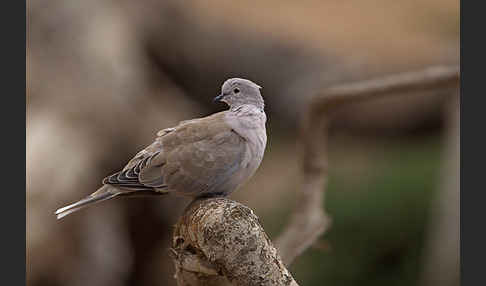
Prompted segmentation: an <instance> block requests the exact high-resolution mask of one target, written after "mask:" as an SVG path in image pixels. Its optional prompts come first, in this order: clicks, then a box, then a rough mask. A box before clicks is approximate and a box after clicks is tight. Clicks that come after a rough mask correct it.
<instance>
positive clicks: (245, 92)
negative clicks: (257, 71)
mask: <svg viewBox="0 0 486 286" xmlns="http://www.w3.org/2000/svg"><path fill="white" fill-rule="evenodd" d="M260 89H261V87H260V86H259V85H257V84H255V83H254V82H252V81H250V80H247V79H243V78H230V79H228V80H226V81H225V82H224V83H223V86H222V87H221V94H220V95H218V96H216V97H215V98H214V101H215V102H218V101H222V102H224V103H226V104H228V105H229V107H230V108H236V107H238V106H241V105H246V104H249V105H254V106H256V107H258V108H260V109H262V110H263V107H264V103H263V97H262V95H261V93H260Z"/></svg>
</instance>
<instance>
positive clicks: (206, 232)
mask: <svg viewBox="0 0 486 286" xmlns="http://www.w3.org/2000/svg"><path fill="white" fill-rule="evenodd" d="M171 251H172V256H173V258H174V262H175V266H176V279H177V282H178V285H228V284H229V285H293V286H296V285H298V284H297V282H296V281H295V280H294V278H293V277H292V275H291V274H290V272H289V271H288V270H287V269H286V268H285V266H284V264H283V262H282V261H281V259H280V256H279V255H278V253H277V250H276V249H275V247H274V246H273V245H272V242H271V241H270V239H269V238H268V236H267V234H266V233H265V231H264V230H263V227H262V226H261V225H260V223H259V221H258V217H257V216H256V215H255V214H254V213H253V211H252V210H251V209H249V208H248V207H246V206H244V205H242V204H240V203H237V202H235V201H232V200H229V199H226V198H206V199H198V200H195V201H193V202H192V203H191V204H190V205H189V206H188V207H187V208H186V210H185V212H184V215H183V216H182V217H181V218H180V219H179V221H178V222H177V224H176V227H175V231H174V241H173V248H172V250H171Z"/></svg>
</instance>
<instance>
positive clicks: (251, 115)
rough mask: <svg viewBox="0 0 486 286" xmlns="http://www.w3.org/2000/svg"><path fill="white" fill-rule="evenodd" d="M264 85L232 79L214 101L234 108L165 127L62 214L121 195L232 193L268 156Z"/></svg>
mask: <svg viewBox="0 0 486 286" xmlns="http://www.w3.org/2000/svg"><path fill="white" fill-rule="evenodd" d="M260 89H261V87H260V86H259V85H257V84H255V83H253V82H252V81H250V80H247V79H242V78H230V79H228V80H226V81H225V82H224V83H223V85H222V87H221V93H220V94H219V95H218V96H216V97H215V98H214V101H215V102H224V103H226V104H227V105H228V106H229V109H227V110H225V111H222V112H218V113H214V114H212V115H209V116H206V117H202V118H196V119H192V120H186V121H181V122H180V123H179V124H178V125H176V126H175V127H171V128H166V129H163V130H161V131H159V132H158V133H157V137H156V139H155V141H154V142H153V143H152V144H150V145H149V146H148V147H146V148H145V149H143V150H142V151H140V152H138V153H137V154H136V155H135V156H134V157H133V158H132V159H131V160H130V161H129V162H128V163H127V164H126V166H125V167H124V168H123V169H122V170H120V171H119V172H116V173H114V174H112V175H110V176H108V177H106V178H104V179H103V181H102V184H103V185H102V186H101V187H100V188H99V189H98V190H97V191H96V192H94V193H92V194H91V195H89V196H87V197H86V198H84V199H81V200H79V201H77V202H75V203H73V204H70V205H68V206H65V207H62V208H60V209H58V210H57V211H56V212H55V214H56V216H57V218H58V219H61V218H63V217H65V216H66V215H69V214H71V213H73V212H75V211H78V210H80V209H83V208H85V207H87V206H90V205H92V204H94V203H98V202H102V201H106V200H109V199H112V198H116V197H124V196H127V197H128V196H139V195H166V194H172V193H173V194H177V195H183V196H189V197H194V198H199V197H212V196H227V195H229V194H230V193H232V192H233V191H235V190H236V189H238V187H240V186H241V185H243V184H244V183H245V182H246V181H247V180H248V179H249V178H250V177H252V176H253V174H254V173H255V172H256V170H257V169H258V167H259V166H260V163H261V161H262V159H263V155H264V152H265V147H266V143H267V134H266V128H265V124H266V120H267V117H266V114H265V111H264V101H263V97H262V95H261V93H260Z"/></svg>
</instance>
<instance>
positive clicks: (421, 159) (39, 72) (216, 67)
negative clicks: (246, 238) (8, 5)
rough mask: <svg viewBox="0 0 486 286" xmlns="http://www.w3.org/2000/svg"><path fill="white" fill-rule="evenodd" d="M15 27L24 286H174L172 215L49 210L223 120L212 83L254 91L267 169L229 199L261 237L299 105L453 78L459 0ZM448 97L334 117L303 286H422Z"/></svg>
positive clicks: (43, 20) (92, 15) (154, 5)
mask: <svg viewBox="0 0 486 286" xmlns="http://www.w3.org/2000/svg"><path fill="white" fill-rule="evenodd" d="M27 14H28V15H27V16H28V47H27V70H28V74H27V82H28V93H27V201H26V204H27V226H26V231H27V245H26V248H27V257H26V258H27V284H28V285H32V286H34V285H93V286H96V285H174V284H175V280H174V279H173V277H172V276H173V272H174V267H173V265H172V263H171V260H170V257H169V256H168V248H169V246H170V238H171V232H172V226H173V224H174V223H175V221H176V219H177V217H178V216H179V215H180V214H181V212H182V210H183V208H184V206H185V205H186V204H187V203H188V201H187V200H186V199H183V198H178V197H164V198H160V199H154V198H150V199H145V198H141V199H132V200H128V199H126V200H125V199H120V200H116V201H111V202H106V203H102V204H99V205H97V206H95V207H93V208H91V209H89V210H85V211H81V212H79V213H76V214H75V215H72V216H69V217H67V218H66V219H63V220H61V221H56V219H55V216H54V215H53V212H54V210H55V209H56V208H58V207H60V206H62V205H64V204H66V203H69V202H72V201H74V200H77V199H79V198H81V197H82V196H85V195H87V194H89V193H91V192H92V191H94V190H96V188H97V187H98V186H99V184H100V182H101V180H102V178H103V177H104V176H105V175H108V174H110V173H111V172H114V171H116V170H117V169H118V168H120V167H121V166H123V165H124V164H125V163H126V162H127V160H129V159H130V158H131V156H133V155H134V154H136V153H137V151H138V150H139V149H140V148H143V147H144V146H146V145H148V144H149V143H151V142H152V140H153V138H154V136H155V133H156V132H157V131H158V130H160V129H162V128H166V127H170V126H172V125H174V124H176V123H177V122H178V121H180V120H184V119H189V118H193V117H199V116H205V115H208V114H210V113H212V112H215V111H219V110H222V109H223V108H224V106H222V105H217V104H213V103H212V102H211V99H212V98H213V97H214V96H215V95H217V94H218V92H219V88H220V85H221V84H222V82H223V81H224V80H225V79H227V78H229V77H234V76H238V77H245V78H249V79H251V80H253V81H255V82H256V83H258V84H259V85H261V86H263V90H262V93H263V96H264V98H265V100H266V105H267V108H266V110H267V114H268V118H269V120H268V125H267V128H268V135H269V140H268V145H267V150H266V154H265V158H264V161H263V163H262V165H261V167H260V169H259V170H258V172H257V174H256V175H255V176H254V178H253V179H252V180H251V181H250V182H249V183H248V184H247V185H246V186H244V187H243V188H242V189H240V190H239V191H238V192H236V193H234V195H232V196H231V197H232V199H235V200H237V201H240V202H242V203H244V204H246V205H248V206H249V207H251V208H252V209H253V210H254V211H255V213H256V214H257V215H258V216H259V217H260V219H261V221H262V223H263V225H264V227H265V229H266V230H267V231H268V232H269V234H270V236H271V237H272V238H275V237H276V236H277V235H278V234H279V233H280V231H281V230H282V228H283V226H284V225H285V223H286V222H287V219H288V216H289V213H290V211H291V210H292V208H293V206H294V205H295V204H297V203H298V202H296V201H295V199H294V198H295V197H296V196H295V192H296V191H297V189H298V187H299V186H300V182H299V172H298V171H299V167H300V165H299V157H298V155H299V154H298V152H297V150H298V149H297V145H296V143H297V140H298V132H297V128H298V122H299V114H300V113H301V111H302V108H303V106H304V104H305V102H306V100H307V99H308V98H310V97H312V96H314V95H315V94H316V92H318V91H319V90H321V89H322V88H324V87H327V86H330V85H332V84H338V83H343V82H348V81H355V80H360V79H367V78H372V77H375V76H381V75H386V74H389V73H394V72H400V71H408V70H414V69H420V68H421V67H425V66H429V65H435V64H457V63H459V1H458V0H421V1H419V0H409V1H387V0H370V1H359V0H349V1H338V0H328V1H316V0H307V1H274V0H271V1H238V2H237V1H223V0H217V1H175V0H174V1H156V0H146V1H128V0H124V1H108V0H101V1H100V0H98V1H95V0H85V1H74V0H69V1H66V0H63V1H60V0H52V1H45V0H31V1H28V11H27ZM447 98H448V97H447V96H444V94H442V93H440V92H437V93H436V94H433V95H428V96H423V95H422V94H411V95H405V96H400V97H394V98H393V99H388V100H379V101H373V102H369V103H366V104H359V105H355V106H352V107H350V108H347V109H346V110H342V111H341V112H339V113H338V114H337V115H336V117H335V120H334V121H333V124H332V126H331V127H332V128H331V138H330V139H331V144H330V146H329V152H330V156H331V157H330V182H329V190H328V192H327V194H326V202H325V208H326V211H327V212H328V213H329V215H330V216H331V217H332V218H333V225H332V228H331V229H330V230H329V231H328V232H327V233H326V234H325V235H324V236H323V237H322V238H321V239H320V240H319V242H318V243H317V244H316V245H315V246H314V247H313V248H311V249H309V250H308V251H306V253H305V254H304V255H303V256H301V257H299V258H298V259H297V261H296V262H295V263H294V264H293V265H292V266H291V267H290V270H291V271H292V272H293V274H294V276H295V277H296V279H297V280H298V281H299V282H300V284H301V285H373V286H379V285H420V284H421V283H423V281H426V279H424V278H423V276H424V275H425V274H424V273H425V272H424V269H425V263H424V261H426V253H428V252H427V247H426V245H427V244H426V243H425V242H426V241H427V239H428V238H429V237H431V236H430V232H429V231H428V229H430V226H431V225H433V223H431V221H433V220H432V219H431V217H432V216H431V214H433V213H434V209H435V208H436V202H437V201H438V200H437V199H438V198H440V197H441V193H440V190H441V188H442V185H443V183H441V182H442V181H443V180H444V179H443V177H444V175H442V170H443V166H444V162H447V160H448V158H447V154H448V153H447V152H446V145H445V141H444V139H445V137H446V134H447V132H446V131H447V130H448V129H447V128H446V127H447V126H449V125H448V124H447V121H446V120H444V118H448V117H447V109H446V106H448V103H449V101H448V100H447ZM456 105H457V104H456ZM457 175H458V174H457ZM451 223H452V224H453V223H454V222H451ZM453 226H454V224H453ZM432 229H433V228H432ZM453 247H454V246H453ZM444 251H446V250H444ZM458 267H459V266H458V264H457V269H456V271H458ZM438 271H439V270H438ZM457 278H458V277H457ZM458 281H459V280H458V279H457V280H455V281H452V283H451V284H450V285H459V282H458ZM449 282H450V281H449ZM442 285H444V284H442Z"/></svg>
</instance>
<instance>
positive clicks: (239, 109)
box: [229, 103, 265, 115]
mask: <svg viewBox="0 0 486 286" xmlns="http://www.w3.org/2000/svg"><path fill="white" fill-rule="evenodd" d="M229 110H230V111H231V112H235V113H237V114H242V115H243V114H253V113H265V111H264V105H263V103H262V104H240V105H235V106H231V107H230V109H229Z"/></svg>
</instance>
